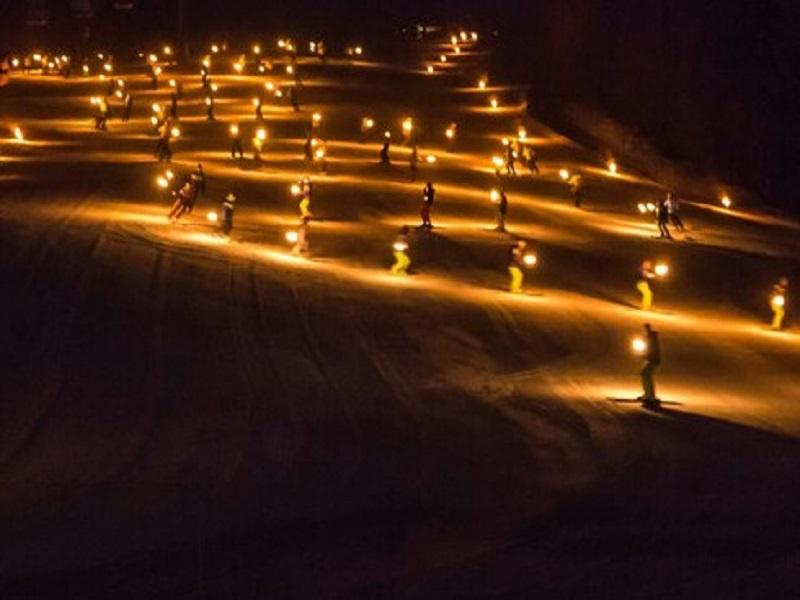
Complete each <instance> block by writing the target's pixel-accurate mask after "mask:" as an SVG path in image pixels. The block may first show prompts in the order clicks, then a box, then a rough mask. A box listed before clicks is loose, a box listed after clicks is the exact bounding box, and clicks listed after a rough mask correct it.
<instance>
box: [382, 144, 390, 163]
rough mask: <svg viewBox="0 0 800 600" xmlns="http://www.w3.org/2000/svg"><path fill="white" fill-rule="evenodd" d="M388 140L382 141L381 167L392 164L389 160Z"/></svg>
mask: <svg viewBox="0 0 800 600" xmlns="http://www.w3.org/2000/svg"><path fill="white" fill-rule="evenodd" d="M389 144H390V142H389V140H383V148H381V154H380V157H381V164H382V165H390V164H392V161H391V159H390V158H389Z"/></svg>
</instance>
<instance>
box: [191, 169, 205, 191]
mask: <svg viewBox="0 0 800 600" xmlns="http://www.w3.org/2000/svg"><path fill="white" fill-rule="evenodd" d="M192 181H193V182H194V184H195V190H196V195H200V196H205V195H206V174H205V171H203V165H202V164H200V163H198V164H197V169H195V171H194V173H192Z"/></svg>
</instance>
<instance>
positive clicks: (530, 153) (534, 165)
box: [522, 146, 539, 175]
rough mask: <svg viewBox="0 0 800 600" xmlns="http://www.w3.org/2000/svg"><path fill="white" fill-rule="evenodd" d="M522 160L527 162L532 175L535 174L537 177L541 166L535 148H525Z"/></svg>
mask: <svg viewBox="0 0 800 600" xmlns="http://www.w3.org/2000/svg"><path fill="white" fill-rule="evenodd" d="M522 159H523V160H524V161H525V166H526V167H528V170H529V171H530V172H531V175H533V174H534V173H536V174H537V175H538V174H539V164H538V162H537V160H538V157H537V156H536V151H535V150H534V149H533V148H531V147H530V146H523V147H522Z"/></svg>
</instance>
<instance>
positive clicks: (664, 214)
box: [656, 200, 672, 240]
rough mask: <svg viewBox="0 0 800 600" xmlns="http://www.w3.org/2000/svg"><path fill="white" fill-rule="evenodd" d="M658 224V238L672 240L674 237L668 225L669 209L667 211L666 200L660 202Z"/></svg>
mask: <svg viewBox="0 0 800 600" xmlns="http://www.w3.org/2000/svg"><path fill="white" fill-rule="evenodd" d="M656 223H657V224H658V237H659V239H661V238H667V239H668V240H671V239H672V235H671V234H670V232H669V227H668V226H667V224H668V223H669V209H667V203H666V201H664V200H661V201H659V203H658V209H657V210H656Z"/></svg>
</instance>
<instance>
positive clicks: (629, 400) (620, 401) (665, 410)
mask: <svg viewBox="0 0 800 600" xmlns="http://www.w3.org/2000/svg"><path fill="white" fill-rule="evenodd" d="M606 400H609V401H610V402H616V403H617V404H641V403H642V401H641V400H639V399H637V398H612V397H610V396H609V397H607V398H606ZM659 402H660V405H661V407H662V408H657V409H650V410H655V411H656V412H662V413H667V414H670V413H671V414H680V415H682V414H684V413H682V412H676V411H670V410H669V409H668V408H663V407H665V406H683V402H678V401H677V400H660V401H659Z"/></svg>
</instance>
